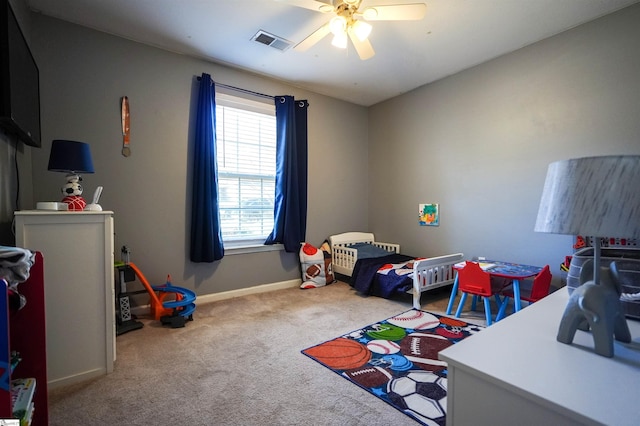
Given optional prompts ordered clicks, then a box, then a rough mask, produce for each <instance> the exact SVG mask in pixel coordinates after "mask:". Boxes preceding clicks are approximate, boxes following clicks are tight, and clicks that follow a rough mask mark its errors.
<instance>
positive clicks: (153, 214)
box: [27, 14, 368, 294]
mask: <svg viewBox="0 0 640 426" xmlns="http://www.w3.org/2000/svg"><path fill="white" fill-rule="evenodd" d="M32 18H33V34H32V39H33V44H34V55H35V56H36V59H37V61H38V64H39V66H40V75H41V86H42V89H41V96H42V128H43V148H42V149H41V150H37V151H34V154H33V177H34V182H35V188H34V198H35V199H36V200H37V201H45V200H47V201H54V200H59V199H60V198H61V195H60V189H59V188H60V186H61V185H62V183H63V182H64V175H63V174H60V173H54V172H49V171H47V162H48V155H49V151H50V146H51V140H52V139H71V140H79V141H85V142H88V143H90V145H91V150H92V155H93V160H94V165H95V169H96V173H95V174H87V175H84V176H83V179H84V188H85V193H84V196H85V198H90V197H91V195H92V194H93V191H94V189H95V188H96V187H97V186H98V185H102V186H104V192H103V195H102V198H101V202H100V204H101V205H102V207H103V208H104V209H105V210H112V211H114V212H115V215H114V218H115V234H116V235H115V250H116V259H119V258H120V247H121V246H122V245H127V246H129V247H130V248H131V250H132V260H133V261H134V262H135V263H136V264H137V265H138V266H139V267H140V268H141V269H142V271H143V272H144V274H145V276H146V277H147V278H148V279H149V280H150V281H151V282H152V283H157V284H160V283H163V282H164V280H165V278H166V275H167V274H168V273H170V274H171V275H172V278H173V282H174V284H176V285H180V286H183V287H188V288H193V289H195V290H196V291H197V293H198V294H208V293H216V292H221V291H226V290H232V289H239V288H245V287H251V286H255V285H260V284H266V283H274V282H281V281H286V280H291V279H297V278H299V277H300V272H299V263H298V262H299V261H298V257H297V254H286V253H284V252H277V251H276V252H266V253H254V254H246V255H232V256H225V257H224V258H223V259H222V260H221V261H220V262H216V263H213V264H194V263H191V262H190V261H189V260H188V247H189V223H190V201H191V195H190V189H189V179H190V174H189V161H190V158H191V143H192V139H193V137H192V136H193V134H192V132H193V130H192V129H193V126H192V124H193V120H194V116H195V108H194V104H195V102H196V100H197V99H196V93H197V92H196V89H197V85H196V83H195V78H196V76H199V75H200V74H201V73H203V72H207V73H209V74H211V75H212V77H213V79H214V80H215V81H218V82H221V83H225V84H228V85H232V86H236V87H242V88H245V89H249V90H252V91H256V92H261V93H266V94H271V95H283V94H288V95H294V96H295V97H296V98H298V99H308V100H309V104H310V107H309V194H310V199H309V215H308V231H307V240H308V241H310V242H312V243H314V244H317V245H320V244H321V243H322V241H323V240H324V239H325V238H327V236H328V235H330V234H332V233H335V232H342V231H346V230H351V229H366V225H367V222H368V216H367V212H366V210H364V209H355V208H349V207H350V206H352V205H353V206H366V205H367V190H368V186H367V185H368V183H367V173H368V163H367V161H366V152H367V143H368V134H367V110H366V108H364V107H360V106H356V105H353V104H349V103H345V102H342V101H338V100H335V99H332V98H328V97H325V96H321V95H317V94H314V93H310V92H306V91H303V90H300V89H297V88H295V87H292V86H289V85H286V84H283V83H281V82H278V81H275V80H270V79H267V78H264V77H259V76H256V75H252V74H248V73H245V72H242V71H238V70H234V69H230V68H227V67H224V66H220V65H216V64H212V63H209V62H206V61H203V60H198V59H194V58H190V57H187V56H183V55H177V54H174V53H170V52H167V51H163V50H160V49H156V48H153V47H149V46H146V45H142V44H138V43H134V42H131V41H128V40H124V39H122V38H118V37H114V36H111V35H107V34H104V33H101V32H97V31H93V30H90V29H86V28H83V27H80V26H76V25H73V24H69V23H65V22H63V21H60V20H57V19H53V18H49V17H45V16H42V15H38V14H34V15H33V16H32ZM124 95H126V96H128V97H129V101H130V109H131V150H132V155H131V157H129V158H125V157H123V156H122V155H121V148H122V131H121V122H120V98H121V96H124ZM345 117H348V119H345ZM363 153H365V154H364V155H363ZM334 171H340V174H335V173H332V172H334ZM27 208H28V207H27ZM336 211H340V213H339V214H337V215H336V214H335V213H336ZM67 246H69V244H67ZM70 253H72V250H71V252H70ZM72 257H73V256H72V254H70V261H71V262H72Z"/></svg>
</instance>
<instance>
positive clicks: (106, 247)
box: [15, 210, 115, 389]
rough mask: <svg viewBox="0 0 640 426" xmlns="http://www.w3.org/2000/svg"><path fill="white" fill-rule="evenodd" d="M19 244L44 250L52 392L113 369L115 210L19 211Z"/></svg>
mask: <svg viewBox="0 0 640 426" xmlns="http://www.w3.org/2000/svg"><path fill="white" fill-rule="evenodd" d="M15 226H16V246H18V247H24V248H27V249H30V250H33V251H35V250H37V251H41V252H42V254H43V256H44V265H45V268H44V290H45V310H46V327H47V376H48V383H49V388H50V389H51V388H55V387H58V386H62V385H68V384H71V383H76V382H79V381H83V380H86V379H90V378H93V377H96V376H99V375H103V374H107V373H110V372H112V371H113V363H114V361H115V307H114V295H113V274H114V268H113V261H114V258H113V256H114V255H113V212H110V211H101V212H70V211H60V212H58V211H43V210H27V211H18V212H15Z"/></svg>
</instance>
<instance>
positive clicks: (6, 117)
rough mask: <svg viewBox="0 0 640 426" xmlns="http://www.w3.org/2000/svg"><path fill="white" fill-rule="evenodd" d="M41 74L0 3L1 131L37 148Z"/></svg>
mask: <svg viewBox="0 0 640 426" xmlns="http://www.w3.org/2000/svg"><path fill="white" fill-rule="evenodd" d="M39 78H40V72H39V70H38V65H37V64H36V61H35V60H34V59H33V55H32V54H31V50H30V49H29V45H28V44H27V40H26V39H25V38H24V34H23V33H22V30H21V29H20V25H19V24H18V20H17V19H16V16H15V14H14V13H13V9H12V8H11V5H10V4H9V1H8V0H0V127H2V129H4V131H5V133H7V134H12V135H16V136H17V138H18V139H19V140H21V141H23V142H24V143H26V144H27V145H31V146H36V147H40V146H41V145H42V141H41V139H40V81H39Z"/></svg>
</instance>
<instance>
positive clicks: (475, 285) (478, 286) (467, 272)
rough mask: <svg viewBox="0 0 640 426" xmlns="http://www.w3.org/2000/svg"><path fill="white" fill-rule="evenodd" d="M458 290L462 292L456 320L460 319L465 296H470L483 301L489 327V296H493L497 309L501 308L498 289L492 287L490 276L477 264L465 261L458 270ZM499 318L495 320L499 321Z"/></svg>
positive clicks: (490, 321)
mask: <svg viewBox="0 0 640 426" xmlns="http://www.w3.org/2000/svg"><path fill="white" fill-rule="evenodd" d="M458 290H460V291H461V292H462V295H461V296H460V303H459V304H458V309H457V310H456V318H459V317H460V313H461V312H462V307H463V306H464V303H465V302H466V300H467V294H471V295H473V296H474V297H477V296H480V297H482V299H483V301H484V313H485V316H486V318H487V325H488V326H489V325H491V323H492V319H491V301H490V300H489V299H490V297H491V296H495V299H496V303H497V304H498V307H500V306H501V303H502V302H501V300H500V297H499V292H500V288H498V287H497V286H495V287H492V285H491V275H489V273H487V272H485V271H483V270H482V268H481V267H480V265H479V264H477V263H476V262H469V261H466V262H465V265H464V266H463V267H462V269H459V270H458ZM499 320H500V318H498V317H497V318H496V321H499Z"/></svg>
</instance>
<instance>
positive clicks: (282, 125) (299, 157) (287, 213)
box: [265, 96, 309, 253]
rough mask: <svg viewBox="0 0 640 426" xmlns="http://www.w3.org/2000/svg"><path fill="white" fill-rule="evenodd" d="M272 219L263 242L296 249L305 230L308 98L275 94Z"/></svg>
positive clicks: (302, 238)
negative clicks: (273, 218) (299, 98)
mask: <svg viewBox="0 0 640 426" xmlns="http://www.w3.org/2000/svg"><path fill="white" fill-rule="evenodd" d="M275 104H276V132H277V135H276V138H277V141H276V144H277V145H276V194H275V205H274V217H275V223H274V226H273V231H272V232H271V235H269V236H268V237H267V240H266V241H265V244H277V243H282V244H283V245H284V249H285V251H287V252H289V253H297V252H298V251H299V250H300V243H301V242H304V240H305V234H306V231H307V108H308V107H309V104H308V102H307V101H306V100H305V101H299V100H298V101H297V100H294V99H293V97H292V96H276V97H275Z"/></svg>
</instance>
